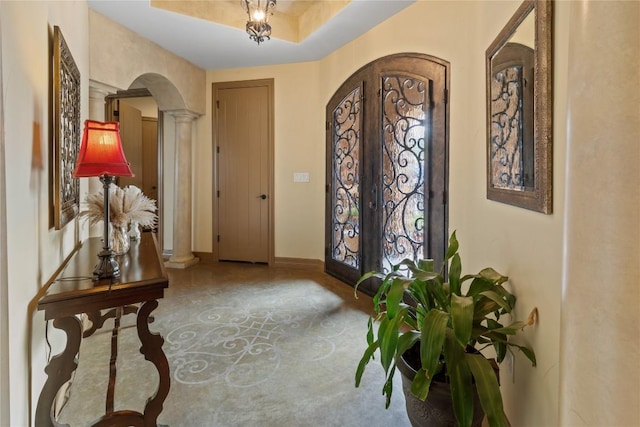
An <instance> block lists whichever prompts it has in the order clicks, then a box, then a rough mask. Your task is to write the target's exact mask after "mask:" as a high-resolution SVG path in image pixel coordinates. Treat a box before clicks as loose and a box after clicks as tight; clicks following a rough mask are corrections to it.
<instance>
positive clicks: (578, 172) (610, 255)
mask: <svg viewBox="0 0 640 427" xmlns="http://www.w3.org/2000/svg"><path fill="white" fill-rule="evenodd" d="M570 12H571V13H570V20H569V25H568V28H569V29H568V31H569V56H568V63H569V70H568V75H569V82H568V85H567V86H568V87H567V164H566V170H567V172H566V196H565V237H564V245H565V248H564V253H565V257H564V278H563V286H562V319H561V347H560V420H559V421H560V422H559V424H558V425H561V426H605V425H606V426H632V425H638V420H639V418H638V415H639V414H640V413H639V412H638V411H639V407H640V323H639V321H638V303H639V302H640V169H639V168H638V164H639V163H640V114H639V110H638V106H639V105H640V90H639V89H638V83H639V82H640V56H639V55H638V50H639V49H640V26H638V22H640V2H637V1H629V2H623V1H619V2H618V1H611V2H598V1H589V0H581V1H573V2H571V5H570Z"/></svg>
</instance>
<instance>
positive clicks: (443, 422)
mask: <svg viewBox="0 0 640 427" xmlns="http://www.w3.org/2000/svg"><path fill="white" fill-rule="evenodd" d="M409 351H411V350H409ZM407 353H409V352H407ZM407 353H405V355H407ZM405 355H403V356H402V357H400V358H399V359H398V363H397V366H398V370H399V371H400V373H401V374H402V391H403V392H404V397H405V401H406V407H407V415H408V417H409V421H411V425H412V426H413V427H451V426H456V425H457V424H458V423H457V422H456V416H455V414H454V412H453V402H452V400H451V388H450V386H449V384H448V383H446V382H445V381H439V380H438V377H437V376H436V377H435V378H434V380H433V381H432V382H431V387H430V388H429V395H428V396H427V399H426V400H425V401H424V402H423V401H422V400H420V399H418V398H417V397H415V396H414V395H413V393H411V382H412V381H413V378H414V377H415V376H416V372H417V369H415V368H414V367H413V366H412V365H417V364H418V363H419V359H417V361H413V360H412V358H411V357H410V356H408V357H406V360H405ZM473 396H474V401H473V423H472V424H471V425H472V426H473V427H480V426H482V420H483V419H484V411H483V410H482V406H481V405H480V399H479V398H478V394H477V393H475V387H474V393H473Z"/></svg>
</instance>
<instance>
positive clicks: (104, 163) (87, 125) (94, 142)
mask: <svg viewBox="0 0 640 427" xmlns="http://www.w3.org/2000/svg"><path fill="white" fill-rule="evenodd" d="M92 176H99V177H100V182H102V186H103V194H104V235H103V239H102V241H103V245H102V251H100V253H99V254H98V258H99V261H98V264H97V265H96V266H95V268H94V269H93V280H101V279H108V278H118V277H120V266H119V265H118V261H116V260H115V259H114V256H115V253H114V252H113V250H112V249H111V242H110V240H109V185H110V184H112V183H114V182H115V179H116V177H117V176H134V175H133V173H132V172H131V169H130V168H129V163H128V162H127V159H126V158H125V157H124V150H123V149H122V141H121V140H120V124H119V123H118V122H104V123H103V122H97V121H94V120H86V121H85V122H84V133H83V134H82V143H81V145H80V153H79V154H78V161H77V163H76V167H75V169H74V170H73V177H74V178H81V177H92Z"/></svg>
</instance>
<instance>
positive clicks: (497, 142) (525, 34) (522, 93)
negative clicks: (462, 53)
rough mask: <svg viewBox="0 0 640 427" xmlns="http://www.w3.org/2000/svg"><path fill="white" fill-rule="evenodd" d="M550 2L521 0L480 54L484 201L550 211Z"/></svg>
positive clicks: (551, 19) (551, 70)
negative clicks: (482, 67) (483, 82)
mask: <svg viewBox="0 0 640 427" xmlns="http://www.w3.org/2000/svg"><path fill="white" fill-rule="evenodd" d="M552 27H553V3H552V1H551V0H525V2H524V3H523V4H522V5H521V6H520V7H519V8H518V10H517V11H516V13H515V14H514V15H513V17H512V18H511V19H510V20H509V22H508V23H507V24H506V26H505V27H504V28H503V29H502V31H501V32H500V34H498V36H497V37H496V39H495V40H494V41H493V43H491V45H490V46H489V48H488V49H487V52H486V74H487V198H488V199H490V200H495V201H498V202H502V203H507V204H510V205H514V206H519V207H522V208H525V209H530V210H534V211H537V212H542V213H545V214H550V213H552V211H553V197H552V196H553V194H552V190H553V188H552V187H553V158H552V153H553V151H552V148H553V143H552V105H553V94H552V72H553V67H552Z"/></svg>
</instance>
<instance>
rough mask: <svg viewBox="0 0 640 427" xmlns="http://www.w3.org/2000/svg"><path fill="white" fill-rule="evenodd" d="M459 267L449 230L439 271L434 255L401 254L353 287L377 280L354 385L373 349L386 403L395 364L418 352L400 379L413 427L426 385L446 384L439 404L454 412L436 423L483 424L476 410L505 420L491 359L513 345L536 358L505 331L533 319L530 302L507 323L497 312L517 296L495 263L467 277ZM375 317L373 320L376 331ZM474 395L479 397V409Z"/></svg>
mask: <svg viewBox="0 0 640 427" xmlns="http://www.w3.org/2000/svg"><path fill="white" fill-rule="evenodd" d="M446 265H448V266H449V269H448V281H445V278H444V273H443V270H444V268H445V266H446ZM461 272H462V267H461V260H460V255H459V254H458V241H457V239H456V233H455V232H453V234H452V235H451V237H450V239H449V248H448V249H447V253H446V257H445V261H444V263H443V266H442V268H441V271H440V272H439V273H436V272H435V271H434V262H433V260H430V259H424V260H420V261H418V262H417V263H415V262H413V261H411V260H404V261H402V262H401V263H400V264H398V265H397V266H394V268H393V271H392V272H390V273H388V274H386V275H385V274H382V273H379V272H369V273H366V274H364V275H363V276H362V277H361V278H360V280H359V281H358V283H357V284H356V287H355V292H356V297H357V290H358V286H359V285H360V284H361V283H362V282H364V281H365V280H368V279H370V278H371V277H378V278H379V279H381V280H382V284H381V285H380V288H379V289H378V291H377V292H376V294H375V295H374V297H373V302H374V310H375V314H374V316H372V318H370V319H369V327H368V332H367V343H368V347H367V349H366V350H365V351H364V354H363V356H362V359H361V361H360V363H359V364H358V368H357V370H356V375H355V378H356V387H358V386H359V385H360V381H361V379H362V374H363V372H364V370H365V367H366V366H367V364H368V363H369V361H371V360H372V359H373V358H374V355H375V354H376V353H378V354H379V357H380V363H381V364H382V367H383V368H384V370H385V373H386V382H385V383H384V386H383V390H382V392H383V394H384V395H386V406H387V408H388V407H389V404H390V399H391V393H392V391H393V376H394V373H395V370H396V369H395V368H396V366H398V367H399V369H401V370H402V371H403V373H406V372H407V371H408V370H407V369H405V368H406V363H405V362H407V360H408V359H410V358H409V355H410V354H411V353H412V352H413V353H414V354H416V355H417V356H418V357H417V359H418V363H417V366H415V368H414V370H413V372H414V373H415V374H414V375H413V378H411V377H410V376H409V377H407V378H403V384H405V386H403V388H405V395H406V394H407V393H406V391H408V390H410V395H409V396H407V410H408V411H409V418H410V420H411V422H412V424H413V425H414V426H415V425H421V424H420V421H419V416H418V415H415V414H412V413H411V411H410V409H411V408H410V406H411V407H412V406H415V402H416V400H415V399H419V400H420V401H423V402H424V401H425V399H427V398H428V397H429V396H430V392H431V394H434V395H435V394H442V393H441V391H442V390H443V389H445V390H447V393H446V396H445V397H446V401H447V402H446V406H447V408H445V410H446V411H447V412H449V413H452V416H453V417H455V418H454V419H453V420H449V421H444V423H443V424H442V425H452V424H455V423H456V422H457V424H458V425H459V426H462V427H466V426H471V425H479V424H478V420H480V423H481V421H482V418H483V414H482V412H481V411H484V414H486V416H487V420H488V422H489V425H490V426H492V427H493V426H507V425H509V424H508V421H507V418H506V415H505V413H504V409H503V403H502V395H501V392H500V386H499V377H498V372H497V369H498V366H497V364H496V363H495V361H496V360H497V363H500V362H502V361H503V360H504V358H505V356H506V354H507V351H509V352H513V348H516V349H519V350H521V351H522V353H523V354H524V355H525V356H526V357H527V358H528V359H529V360H530V361H531V363H532V365H533V366H535V364H536V359H535V354H534V352H533V350H532V349H531V348H529V347H527V346H522V345H517V344H514V343H512V342H510V341H509V336H512V335H515V334H516V333H518V331H520V330H522V329H523V328H524V327H525V326H527V325H532V324H533V323H534V321H535V316H536V313H537V309H535V308H534V309H533V311H532V312H531V314H530V315H529V318H528V320H527V321H526V322H523V321H514V322H510V323H508V324H507V325H506V326H505V324H504V323H503V319H504V316H503V315H505V314H509V313H511V312H512V310H513V308H514V305H515V302H516V298H515V297H514V296H513V295H512V294H511V293H510V292H509V291H507V290H506V289H505V287H504V283H505V282H506V281H507V280H508V278H507V277H506V276H503V275H502V274H500V273H498V272H497V271H495V270H494V269H493V268H485V269H483V270H481V271H480V272H479V273H477V274H470V275H465V276H462V274H461ZM466 282H469V283H466ZM509 317H510V316H509ZM374 319H375V320H376V321H377V322H378V329H377V333H376V331H374ZM489 348H492V349H493V352H494V353H495V354H494V355H493V354H492V355H491V356H492V357H493V356H495V359H494V358H489V357H485V356H484V355H483V352H485V351H487V350H488V349H489ZM409 364H410V363H409ZM434 390H435V391H434ZM449 390H450V391H449ZM434 397H436V396H434ZM474 400H475V401H476V402H478V401H479V403H480V405H481V408H480V407H478V406H479V405H478V404H477V403H476V404H474ZM427 402H429V400H427ZM430 406H433V404H431V405H430ZM474 406H475V408H474ZM474 411H475V414H476V415H475V417H474ZM423 412H424V411H423ZM440 416H444V415H438V417H440ZM426 417H427V418H429V415H428V414H427V415H426ZM426 425H429V424H426Z"/></svg>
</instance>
